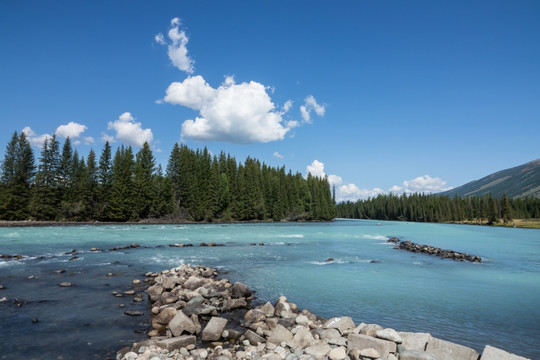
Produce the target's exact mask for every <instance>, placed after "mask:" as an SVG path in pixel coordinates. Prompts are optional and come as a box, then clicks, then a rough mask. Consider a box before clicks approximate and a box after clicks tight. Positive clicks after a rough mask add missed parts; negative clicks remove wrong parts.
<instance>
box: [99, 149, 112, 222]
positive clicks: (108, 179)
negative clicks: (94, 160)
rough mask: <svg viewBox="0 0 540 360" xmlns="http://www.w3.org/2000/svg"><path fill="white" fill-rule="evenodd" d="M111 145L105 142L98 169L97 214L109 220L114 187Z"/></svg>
mask: <svg viewBox="0 0 540 360" xmlns="http://www.w3.org/2000/svg"><path fill="white" fill-rule="evenodd" d="M111 154H112V152H111V146H110V145H109V142H108V141H107V142H105V145H104V146H103V150H102V152H101V156H100V157H99V166H98V169H97V173H96V176H97V194H98V202H97V209H96V213H97V214H96V215H97V218H98V219H100V220H108V213H109V204H110V201H111V187H112V163H111V156H112V155H111Z"/></svg>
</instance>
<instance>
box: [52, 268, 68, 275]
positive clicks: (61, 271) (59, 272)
mask: <svg viewBox="0 0 540 360" xmlns="http://www.w3.org/2000/svg"><path fill="white" fill-rule="evenodd" d="M65 272H66V270H65V269H58V270H54V271H53V273H55V274H63V273H65Z"/></svg>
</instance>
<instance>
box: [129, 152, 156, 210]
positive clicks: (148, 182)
mask: <svg viewBox="0 0 540 360" xmlns="http://www.w3.org/2000/svg"><path fill="white" fill-rule="evenodd" d="M155 165H156V161H155V159H154V155H153V154H152V150H151V149H150V145H149V144H148V143H147V142H145V143H144V144H143V146H142V148H141V149H140V150H139V152H138V153H137V155H136V163H135V179H134V186H135V193H136V194H137V197H136V198H135V199H134V200H135V217H136V218H138V219H146V218H147V217H148V215H149V214H150V209H151V208H152V204H153V202H154V197H155V196H156V189H155V188H154V185H155V183H154V171H155Z"/></svg>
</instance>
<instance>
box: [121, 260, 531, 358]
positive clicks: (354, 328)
mask: <svg viewBox="0 0 540 360" xmlns="http://www.w3.org/2000/svg"><path fill="white" fill-rule="evenodd" d="M146 275H147V277H148V278H147V282H148V283H149V284H150V285H151V286H150V287H149V288H148V290H147V293H148V297H149V298H150V301H151V313H152V330H150V331H149V332H148V336H149V339H148V340H146V341H142V342H139V343H135V344H133V346H132V347H131V348H125V349H122V350H121V351H120V352H119V353H118V356H117V359H122V360H135V359H137V360H173V359H175V360H207V359H208V360H232V359H240V360H243V359H246V360H247V359H253V360H312V359H313V360H319V359H330V360H364V359H366V360H367V359H387V360H398V359H399V360H478V359H479V354H478V353H477V352H476V351H475V350H473V349H471V348H468V347H465V346H462V345H458V344H454V343H451V342H448V341H444V340H441V339H437V338H434V337H432V336H431V335H430V334H427V333H410V332H398V331H395V330H393V329H390V328H386V329H384V328H382V327H381V326H379V325H376V324H364V323H361V324H358V325H357V324H355V323H354V322H353V320H352V319H351V318H350V317H347V316H343V317H335V318H331V319H328V320H326V319H323V318H321V317H318V316H317V315H315V314H313V313H311V312H310V311H309V310H300V309H298V307H297V306H296V305H295V304H294V303H292V302H289V301H288V300H287V299H286V298H285V297H283V296H282V297H280V298H279V299H278V300H277V302H275V303H274V304H272V303H270V302H267V303H265V304H258V305H256V306H255V305H254V303H255V299H254V297H253V291H252V290H250V289H249V288H248V287H247V286H245V285H243V284H241V283H238V282H237V283H234V284H232V283H230V282H229V281H228V280H227V279H220V278H218V273H217V271H216V270H215V269H212V268H209V267H204V266H193V267H192V266H189V265H182V266H180V267H178V268H174V269H171V270H165V271H163V272H161V273H148V274H146ZM480 359H481V360H525V358H522V357H519V356H516V355H513V354H509V353H506V352H504V351H503V350H500V349H497V348H494V347H490V346H486V348H485V350H484V352H483V355H482V356H481V357H480Z"/></svg>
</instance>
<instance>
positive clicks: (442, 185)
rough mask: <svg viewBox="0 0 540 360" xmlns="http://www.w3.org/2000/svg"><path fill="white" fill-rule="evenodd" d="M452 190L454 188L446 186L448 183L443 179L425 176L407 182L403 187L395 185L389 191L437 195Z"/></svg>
mask: <svg viewBox="0 0 540 360" xmlns="http://www.w3.org/2000/svg"><path fill="white" fill-rule="evenodd" d="M450 189H452V187H448V186H446V181H444V180H442V179H441V178H438V177H434V178H432V177H431V176H429V175H424V176H419V177H417V178H415V179H412V180H405V181H403V184H402V185H394V186H392V187H391V188H390V190H389V191H390V192H393V193H403V192H405V193H437V192H441V191H446V190H450Z"/></svg>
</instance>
